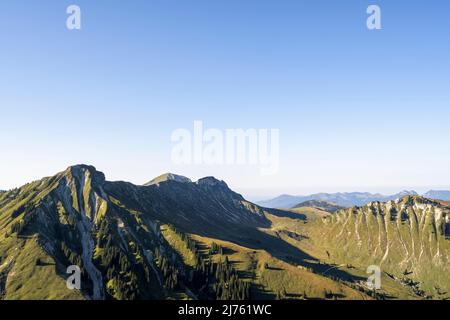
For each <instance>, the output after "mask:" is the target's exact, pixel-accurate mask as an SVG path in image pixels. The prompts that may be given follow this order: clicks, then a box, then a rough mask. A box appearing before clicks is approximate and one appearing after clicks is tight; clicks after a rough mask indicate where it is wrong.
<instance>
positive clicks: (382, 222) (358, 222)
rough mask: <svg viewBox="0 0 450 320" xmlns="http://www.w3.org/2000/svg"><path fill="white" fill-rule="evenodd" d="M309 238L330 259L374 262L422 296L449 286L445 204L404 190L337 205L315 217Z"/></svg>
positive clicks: (449, 220) (449, 212)
mask: <svg viewBox="0 0 450 320" xmlns="http://www.w3.org/2000/svg"><path fill="white" fill-rule="evenodd" d="M315 231H316V232H317V233H315V239H316V243H317V244H318V245H321V246H322V247H323V248H325V249H326V250H327V252H328V253H329V254H330V257H329V258H330V259H331V260H333V261H334V262H336V263H346V264H353V265H359V266H361V267H363V268H366V267H368V266H369V265H377V266H379V267H380V268H381V270H382V271H383V272H384V273H387V274H389V275H390V276H391V277H392V278H395V279H397V280H398V281H401V282H402V283H404V284H405V285H412V286H413V287H414V288H415V291H416V293H418V294H419V295H422V296H427V295H429V296H432V297H434V298H439V297H441V295H443V294H445V293H447V292H448V291H449V290H450V272H449V271H450V264H449V262H450V260H449V259H450V242H449V240H450V207H449V206H448V205H445V204H443V203H440V202H437V201H433V200H429V199H426V198H422V197H419V196H406V197H404V198H402V199H399V200H397V201H389V202H387V203H380V202H372V203H370V204H368V205H366V206H363V207H360V208H358V207H355V208H351V209H346V210H342V211H339V212H338V213H336V214H335V215H330V216H328V217H325V218H323V219H322V221H320V222H318V225H317V226H316V229H315Z"/></svg>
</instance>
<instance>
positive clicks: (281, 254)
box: [190, 225, 366, 282]
mask: <svg viewBox="0 0 450 320" xmlns="http://www.w3.org/2000/svg"><path fill="white" fill-rule="evenodd" d="M223 227H224V228H223V229H222V228H221V230H220V229H219V230H218V229H217V228H212V227H208V228H202V230H199V229H197V230H192V229H191V230H190V232H192V233H196V234H198V235H200V236H204V237H208V238H214V239H218V240H222V241H228V242H232V243H235V244H237V245H240V246H242V247H246V248H249V249H254V250H265V251H267V252H268V253H269V254H271V255H272V256H273V257H275V258H277V259H279V260H281V261H284V262H286V263H289V264H292V265H300V266H303V267H306V268H309V269H311V270H312V271H313V272H314V273H315V274H318V275H323V274H324V276H326V277H330V276H332V277H336V278H339V279H342V280H345V281H350V282H355V281H363V280H364V281H365V280H366V279H365V278H362V277H357V276H354V275H351V274H349V273H347V272H345V271H342V270H333V268H332V266H331V265H329V264H326V263H321V262H320V261H319V260H317V259H316V258H314V257H312V256H310V255H309V254H307V253H305V252H304V251H302V250H300V249H299V248H297V247H295V246H293V245H291V244H289V243H287V242H285V241H284V240H282V239H280V238H278V237H275V236H272V235H270V234H267V233H265V232H262V231H260V230H258V229H256V228H249V227H239V228H237V227H236V226H235V225H229V228H230V229H229V230H226V226H225V225H223ZM330 269H332V272H330ZM325 273H326V274H325Z"/></svg>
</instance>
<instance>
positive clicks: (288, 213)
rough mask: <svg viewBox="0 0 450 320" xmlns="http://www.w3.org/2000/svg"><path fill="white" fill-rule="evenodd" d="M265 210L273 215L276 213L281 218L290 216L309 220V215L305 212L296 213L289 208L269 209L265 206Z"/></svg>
mask: <svg viewBox="0 0 450 320" xmlns="http://www.w3.org/2000/svg"><path fill="white" fill-rule="evenodd" d="M263 210H265V211H267V212H268V213H270V214H271V215H274V216H276V217H279V218H290V219H296V220H302V221H307V220H308V217H307V216H306V215H304V214H303V213H295V212H291V211H287V210H280V209H267V208H264V209H263Z"/></svg>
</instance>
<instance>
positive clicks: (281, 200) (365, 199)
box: [257, 190, 450, 209]
mask: <svg viewBox="0 0 450 320" xmlns="http://www.w3.org/2000/svg"><path fill="white" fill-rule="evenodd" d="M407 195H418V193H417V192H415V191H412V190H411V191H408V190H405V191H402V192H400V193H397V194H393V195H382V194H379V193H377V194H373V193H369V192H349V193H317V194H312V195H308V196H292V195H281V196H279V197H276V198H273V199H270V200H265V201H258V202H257V203H258V204H259V205H260V206H263V207H266V208H285V209H290V208H293V207H295V206H296V205H298V204H299V203H302V202H305V201H311V200H317V201H325V202H329V203H333V204H336V205H338V206H341V207H347V208H350V207H353V206H364V205H366V204H368V203H370V202H373V201H380V202H386V201H390V200H395V199H399V198H402V197H404V196H407ZM423 196H424V197H426V198H430V199H436V200H444V201H450V191H429V192H427V193H425V194H424V195H423Z"/></svg>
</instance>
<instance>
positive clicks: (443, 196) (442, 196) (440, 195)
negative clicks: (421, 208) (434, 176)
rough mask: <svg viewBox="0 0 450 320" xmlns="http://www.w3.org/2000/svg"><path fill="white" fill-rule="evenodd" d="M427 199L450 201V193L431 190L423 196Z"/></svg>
mask: <svg viewBox="0 0 450 320" xmlns="http://www.w3.org/2000/svg"><path fill="white" fill-rule="evenodd" d="M423 196H424V197H425V198H429V199H436V200H444V201H450V191H445V190H439V191H438V190H430V191H428V192H427V193H425V194H424V195H423Z"/></svg>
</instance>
